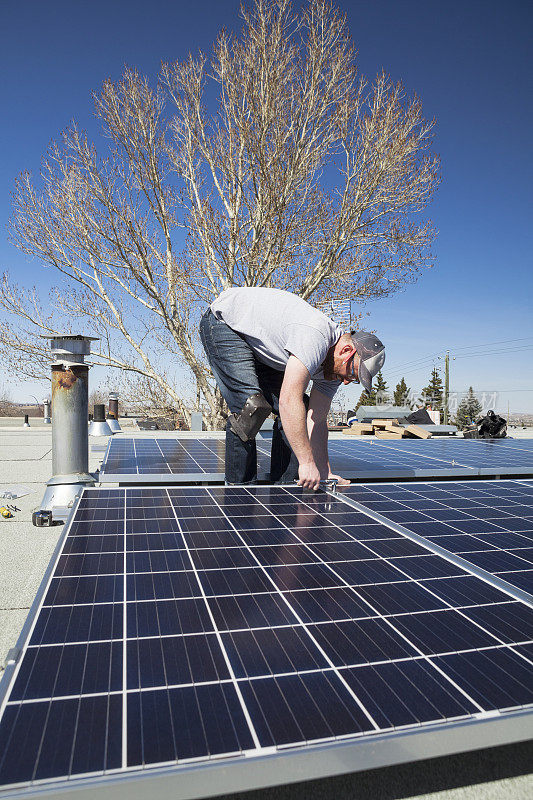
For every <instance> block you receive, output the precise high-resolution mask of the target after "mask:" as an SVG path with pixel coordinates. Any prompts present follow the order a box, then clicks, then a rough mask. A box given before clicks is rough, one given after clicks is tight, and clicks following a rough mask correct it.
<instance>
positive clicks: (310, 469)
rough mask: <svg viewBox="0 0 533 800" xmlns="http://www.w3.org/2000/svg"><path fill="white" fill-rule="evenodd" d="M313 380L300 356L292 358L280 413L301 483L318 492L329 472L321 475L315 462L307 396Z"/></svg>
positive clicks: (290, 357)
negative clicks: (308, 423)
mask: <svg viewBox="0 0 533 800" xmlns="http://www.w3.org/2000/svg"><path fill="white" fill-rule="evenodd" d="M310 379H311V376H310V375H309V372H308V371H307V368H306V367H304V365H303V364H302V362H301V361H300V360H299V359H298V358H296V356H289V360H288V361H287V366H286V367H285V375H284V378H283V383H282V385H281V391H280V395H279V413H280V417H281V423H282V425H283V430H284V431H285V434H286V436H287V439H288V440H289V444H290V446H291V447H292V450H293V452H294V454H295V456H296V458H297V459H298V463H299V470H298V475H299V481H298V483H299V484H300V485H301V486H304V487H305V488H307V489H318V488H319V483H320V480H321V478H323V477H324V478H325V477H327V473H326V474H325V475H321V473H320V470H319V469H318V466H317V464H316V463H315V458H314V455H313V448H312V447H311V442H310V441H309V434H308V432H307V414H306V408H305V404H304V401H303V394H304V392H305V389H306V388H307V384H308V383H309V381H310ZM326 413H327V412H326ZM326 434H327V430H326Z"/></svg>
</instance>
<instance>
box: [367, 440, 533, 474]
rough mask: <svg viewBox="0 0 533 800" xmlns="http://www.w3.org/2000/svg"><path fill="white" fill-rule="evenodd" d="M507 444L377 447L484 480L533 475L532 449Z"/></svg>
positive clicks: (438, 442) (424, 442)
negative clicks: (457, 467)
mask: <svg viewBox="0 0 533 800" xmlns="http://www.w3.org/2000/svg"><path fill="white" fill-rule="evenodd" d="M513 441H518V440H513ZM506 442H507V440H506V439H494V440H484V439H455V438H449V439H441V438H435V439H427V440H416V439H401V440H399V441H394V442H392V441H380V442H379V447H384V448H387V449H388V450H389V451H391V452H393V451H394V452H398V453H400V452H401V453H404V454H405V453H410V454H411V455H412V456H415V455H416V456H419V457H422V456H426V457H428V456H431V457H433V458H436V459H439V460H442V461H447V462H448V463H451V464H452V466H455V465H459V464H461V465H462V466H464V467H468V468H470V469H471V470H475V471H476V474H478V475H483V476H486V475H499V474H501V475H531V474H533V448H532V447H531V446H529V445H528V443H527V441H526V440H520V442H521V443H522V442H524V444H523V445H522V444H521V443H520V445H510V444H507V443H506ZM376 444H378V443H377V442H376Z"/></svg>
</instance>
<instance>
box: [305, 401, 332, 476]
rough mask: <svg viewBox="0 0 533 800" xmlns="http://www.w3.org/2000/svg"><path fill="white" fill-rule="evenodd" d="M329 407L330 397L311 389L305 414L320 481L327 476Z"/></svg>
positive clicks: (328, 470)
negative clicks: (307, 409)
mask: <svg viewBox="0 0 533 800" xmlns="http://www.w3.org/2000/svg"><path fill="white" fill-rule="evenodd" d="M330 406H331V397H328V396H327V395H325V394H323V393H322V392H321V391H319V390H318V389H315V388H314V387H313V389H311V397H310V399H309V411H308V413H307V432H308V435H309V441H310V442H311V450H312V452H313V458H314V460H315V464H316V465H317V467H318V470H319V472H320V477H321V479H322V480H324V479H325V478H327V477H328V476H329V472H330V469H329V459H328V422H327V420H328V412H329V409H330Z"/></svg>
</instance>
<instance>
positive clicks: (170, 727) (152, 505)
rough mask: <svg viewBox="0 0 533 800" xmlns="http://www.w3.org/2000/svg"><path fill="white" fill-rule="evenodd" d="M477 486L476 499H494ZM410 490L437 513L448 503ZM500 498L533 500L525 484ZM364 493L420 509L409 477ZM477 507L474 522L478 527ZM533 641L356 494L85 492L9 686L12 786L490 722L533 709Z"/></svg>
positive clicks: (6, 770)
mask: <svg viewBox="0 0 533 800" xmlns="http://www.w3.org/2000/svg"><path fill="white" fill-rule="evenodd" d="M439 486H440V484H439ZM447 486H448V487H450V486H451V485H449V484H447ZM469 486H470V484H461V487H462V488H461V489H460V491H459V494H458V499H460V500H464V499H465V497H466V499H467V500H468V501H469V502H474V503H477V504H478V505H479V507H480V508H486V507H490V506H488V505H487V503H486V502H484V501H482V500H479V498H478V499H476V500H472V498H471V496H470V495H469V494H468V487H469ZM497 486H500V484H497ZM424 487H425V488H424ZM411 488H412V499H413V500H414V502H415V504H416V513H417V514H421V515H423V516H427V517H428V520H431V517H430V516H428V513H429V512H432V511H435V510H438V506H439V504H441V505H443V507H444V508H450V505H446V504H442V503H441V500H442V498H441V495H440V493H439V492H440V490H439V491H438V492H437V495H435V494H434V492H433V489H432V487H431V485H420V486H419V487H418V488H417V487H416V485H411ZM500 488H501V489H502V490H504V491H505V490H507V491H509V492H511V497H512V501H511V502H513V503H514V504H515V507H516V508H522V509H524V508H529V507H530V506H529V503H528V496H529V495H528V486H527V485H520V484H517V483H515V482H509V483H508V484H506V485H504V484H501V487H500ZM350 491H352V490H350ZM353 491H354V492H355V491H359V492H362V493H363V494H364V499H365V500H366V501H367V502H368V503H369V508H371V506H372V502H375V503H381V506H380V508H381V512H384V511H385V506H386V507H388V509H389V510H388V512H387V513H397V511H398V509H400V511H402V509H403V510H405V509H406V510H407V511H408V512H411V508H410V507H409V506H408V505H407V506H405V509H404V505H405V504H404V503H403V501H402V500H401V499H400V498H398V497H397V496H396V491H395V487H394V486H392V485H391V486H389V487H388V488H387V487H386V486H380V487H354V488H353ZM371 491H374V494H369V492H371ZM449 491H453V487H451V488H450V489H449ZM488 491H490V490H487V492H488ZM360 496H362V495H360ZM476 497H477V495H476ZM487 497H488V495H487V496H486V497H485V500H487ZM426 505H427V506H429V507H426ZM496 505H498V507H499V508H500V509H501V507H502V503H501V497H498V501H497V503H496ZM469 508H470V506H468V505H464V504H461V510H460V513H461V515H466V516H461V517H460V520H464V519H465V518H466V519H478V518H476V517H475V516H472V515H471V514H470V511H468V510H466V509H469ZM169 511H170V512H171V515H170V514H169ZM456 513H459V512H456ZM510 516H513V515H512V514H511V515H510ZM522 518H525V517H522ZM415 519H417V520H418V519H419V518H418V517H416V518H415ZM479 519H481V517H480V518H479ZM483 519H486V518H483ZM168 520H170V521H173V527H172V530H168V529H167V528H168ZM499 520H500V521H501V518H499ZM489 521H490V519H489ZM138 522H142V524H143V526H144V527H143V530H142V532H138V531H137V527H138V526H137V523H138ZM193 523H194V524H193ZM446 524H448V523H446ZM498 524H500V523H499V522H498ZM86 525H91V526H93V525H94V526H96V528H95V530H94V531H93V532H91V534H89V535H88V534H87V533H86V531H85V529H84V526H86ZM108 525H114V526H115V528H114V530H109V532H107V533H103V532H102V528H103V529H106V526H108ZM98 526H100V528H98ZM463 527H464V526H463ZM466 527H467V528H468V526H466ZM510 532H511V531H507V534H509V533H510ZM450 535H452V536H459V537H460V536H464V537H471V536H474V537H475V536H478V535H482V536H484V535H497V534H495V533H494V532H493V533H491V534H484V533H471V532H470V531H468V532H467V531H464V530H461V531H460V532H454V533H452V534H450ZM520 535H522V534H520ZM107 538H109V540H110V541H109V542H108V543H106V542H103V541H102V540H104V539H107ZM76 542H78V544H76ZM93 548H94V549H93ZM113 548H114V549H113ZM495 549H496V551H497V552H498V550H497V548H495ZM480 552H487V551H486V550H481V551H480ZM532 647H533V612H532V610H531V608H530V607H529V606H528V605H527V604H526V603H524V602H519V601H517V600H516V599H514V598H513V597H512V595H511V594H510V593H509V592H504V591H501V590H500V589H498V588H496V587H495V586H493V585H491V583H490V582H488V581H487V580H482V579H480V578H479V577H476V576H474V575H472V574H471V573H470V572H469V571H468V569H463V568H461V567H459V566H457V564H454V563H452V562H451V561H450V560H448V559H447V558H446V557H442V556H438V555H434V554H432V553H431V552H430V550H428V549H427V548H426V547H424V546H423V545H420V544H419V543H414V542H413V541H412V540H410V539H409V537H408V536H405V535H402V533H400V532H398V531H395V530H391V529H390V528H389V527H387V524H382V523H380V522H377V521H375V520H373V519H372V518H371V517H370V516H368V514H366V513H364V512H361V511H357V510H355V509H354V508H352V507H350V506H349V505H348V504H347V503H346V502H345V501H344V500H343V499H341V498H338V497H334V496H332V495H329V494H326V493H323V492H320V493H318V494H312V493H306V492H303V491H302V490H301V489H299V488H284V487H250V488H243V487H212V488H211V489H208V488H204V487H197V488H192V487H188V488H183V489H178V488H172V489H170V488H169V489H164V488H161V487H159V488H157V487H156V488H133V489H113V490H108V489H95V490H85V492H84V493H83V495H82V498H81V500H80V502H79V505H78V507H77V509H76V512H75V514H74V517H73V520H72V521H71V523H70V524H69V526H68V528H67V531H66V536H65V538H64V542H63V546H62V548H61V551H60V552H59V553H58V555H57V558H56V560H55V565H54V568H53V571H52V574H51V576H50V579H49V581H48V585H47V586H46V587H45V588H44V592H43V597H42V602H41V604H40V607H39V609H38V611H37V613H36V616H35V619H34V621H33V622H32V624H31V628H30V632H29V635H28V637H27V640H26V643H25V644H24V646H23V651H22V654H21V657H20V658H19V660H18V663H17V665H16V667H14V668H12V669H11V670H10V674H9V675H8V679H9V681H8V684H7V686H6V690H5V696H4V700H3V704H2V716H1V719H0V777H1V782H2V784H3V785H14V786H16V787H21V786H26V787H27V786H30V785H38V786H40V785H41V782H42V781H45V780H49V779H54V780H56V781H66V780H68V781H70V782H71V783H72V782H73V781H74V783H75V781H76V779H77V776H78V777H79V776H86V775H87V774H89V775H91V776H104V775H105V774H106V773H107V772H108V771H112V772H116V771H119V772H120V771H122V772H123V773H124V774H136V773H138V772H139V771H140V770H143V769H146V768H149V767H153V766H155V765H158V766H167V767H170V768H171V769H173V770H174V771H175V772H176V773H177V774H181V773H180V767H181V765H182V764H184V765H186V764H190V763H191V762H199V763H200V762H202V761H205V760H206V759H207V760H210V761H216V760H217V759H218V758H220V757H223V758H224V763H225V764H226V765H228V764H229V763H230V762H231V759H232V758H234V759H237V761H238V760H239V759H240V758H241V755H242V754H243V753H245V754H246V755H247V756H248V757H249V758H253V756H256V755H265V754H266V753H267V752H268V753H270V752H272V751H271V750H267V748H274V751H273V752H274V753H275V752H276V751H277V749H279V748H285V747H287V746H302V745H306V746H311V745H312V744H313V743H316V742H320V743H322V744H323V743H324V742H326V743H327V742H330V743H331V744H332V745H333V743H335V742H336V741H337V740H338V739H339V738H342V739H343V740H344V739H347V740H351V739H354V740H357V741H363V740H364V741H366V740H367V739H369V740H371V741H373V740H374V739H375V738H376V737H379V736H380V735H381V734H383V733H390V734H392V735H393V736H398V737H401V736H402V734H404V733H405V732H409V731H412V730H413V729H414V727H415V726H416V728H417V729H419V728H420V726H422V728H424V726H427V729H428V731H435V726H436V725H437V726H438V725H444V724H446V725H449V724H453V722H454V721H459V720H461V721H468V722H471V723H472V725H473V726H474V727H475V725H476V724H477V723H478V722H479V721H482V720H493V719H494V720H495V719H500V718H503V717H505V714H506V713H507V712H517V711H522V712H523V713H524V714H526V713H527V712H528V711H530V710H531V709H533V684H532V682H531V669H532V657H533V650H532ZM472 740H473V741H475V735H474V734H473V735H472ZM390 741H391V740H389V744H388V745H387V746H388V747H389V748H390V746H391V744H390ZM468 746H469V745H467V747H468ZM237 761H236V762H235V763H237ZM363 767H364V764H361V768H363ZM273 782H275V778H274V779H273ZM56 785H57V784H56Z"/></svg>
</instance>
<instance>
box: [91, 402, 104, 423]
mask: <svg viewBox="0 0 533 800" xmlns="http://www.w3.org/2000/svg"><path fill="white" fill-rule="evenodd" d="M93 412H94V413H93V419H94V421H95V422H105V406H104V404H103V403H99V404H98V405H95V406H94V409H93Z"/></svg>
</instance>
